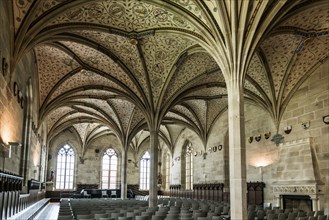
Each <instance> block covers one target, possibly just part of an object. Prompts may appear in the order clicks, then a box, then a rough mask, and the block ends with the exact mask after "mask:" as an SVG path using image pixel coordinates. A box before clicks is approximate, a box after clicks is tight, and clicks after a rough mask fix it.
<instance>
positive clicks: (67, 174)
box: [56, 144, 75, 189]
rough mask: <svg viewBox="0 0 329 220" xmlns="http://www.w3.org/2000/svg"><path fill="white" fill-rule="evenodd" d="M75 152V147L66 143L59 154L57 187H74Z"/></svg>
mask: <svg viewBox="0 0 329 220" xmlns="http://www.w3.org/2000/svg"><path fill="white" fill-rule="evenodd" d="M74 160H75V154H74V150H73V148H72V147H71V146H70V145H68V144H66V145H64V146H63V147H62V148H61V149H59V151H58V154H57V169H56V189H73V177H74Z"/></svg>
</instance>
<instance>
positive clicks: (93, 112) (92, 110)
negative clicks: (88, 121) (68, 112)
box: [73, 100, 106, 119]
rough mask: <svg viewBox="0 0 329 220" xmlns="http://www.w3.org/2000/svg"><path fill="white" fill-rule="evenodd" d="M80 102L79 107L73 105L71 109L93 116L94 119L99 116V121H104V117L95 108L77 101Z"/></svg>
mask: <svg viewBox="0 0 329 220" xmlns="http://www.w3.org/2000/svg"><path fill="white" fill-rule="evenodd" d="M79 101H80V102H81V105H74V106H73V108H74V109H76V110H78V111H80V112H84V113H87V114H90V115H93V116H94V117H97V116H99V118H101V119H106V117H105V116H104V115H103V114H102V113H101V112H100V111H98V109H97V106H85V105H83V104H84V102H83V101H84V100H79Z"/></svg>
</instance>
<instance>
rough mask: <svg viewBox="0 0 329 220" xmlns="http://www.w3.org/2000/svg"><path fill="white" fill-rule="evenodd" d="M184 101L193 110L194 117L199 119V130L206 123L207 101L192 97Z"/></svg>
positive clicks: (202, 128) (203, 127)
mask: <svg viewBox="0 0 329 220" xmlns="http://www.w3.org/2000/svg"><path fill="white" fill-rule="evenodd" d="M185 103H187V104H188V106H189V107H190V108H191V109H193V112H195V115H196V117H197V118H198V119H199V121H200V128H201V129H200V130H204V129H205V128H206V125H207V111H206V109H207V102H206V101H205V100H202V99H194V100H188V101H186V102H185Z"/></svg>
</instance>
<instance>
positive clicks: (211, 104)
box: [206, 98, 227, 133]
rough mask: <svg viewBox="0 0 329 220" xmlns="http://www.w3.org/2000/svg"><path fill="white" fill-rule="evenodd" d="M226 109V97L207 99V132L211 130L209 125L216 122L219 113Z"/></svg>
mask: <svg viewBox="0 0 329 220" xmlns="http://www.w3.org/2000/svg"><path fill="white" fill-rule="evenodd" d="M225 110H227V99H223V98H222V99H212V100H207V126H206V131H207V133H209V132H211V130H210V129H211V126H212V125H213V123H215V122H216V119H217V117H218V116H219V114H221V113H223V112H224V111H225Z"/></svg>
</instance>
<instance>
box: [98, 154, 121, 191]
mask: <svg viewBox="0 0 329 220" xmlns="http://www.w3.org/2000/svg"><path fill="white" fill-rule="evenodd" d="M102 168H103V169H102V189H116V188H117V180H118V155H117V153H116V152H115V151H114V150H113V149H112V148H109V149H107V150H106V152H105V153H104V155H103V160H102Z"/></svg>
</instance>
